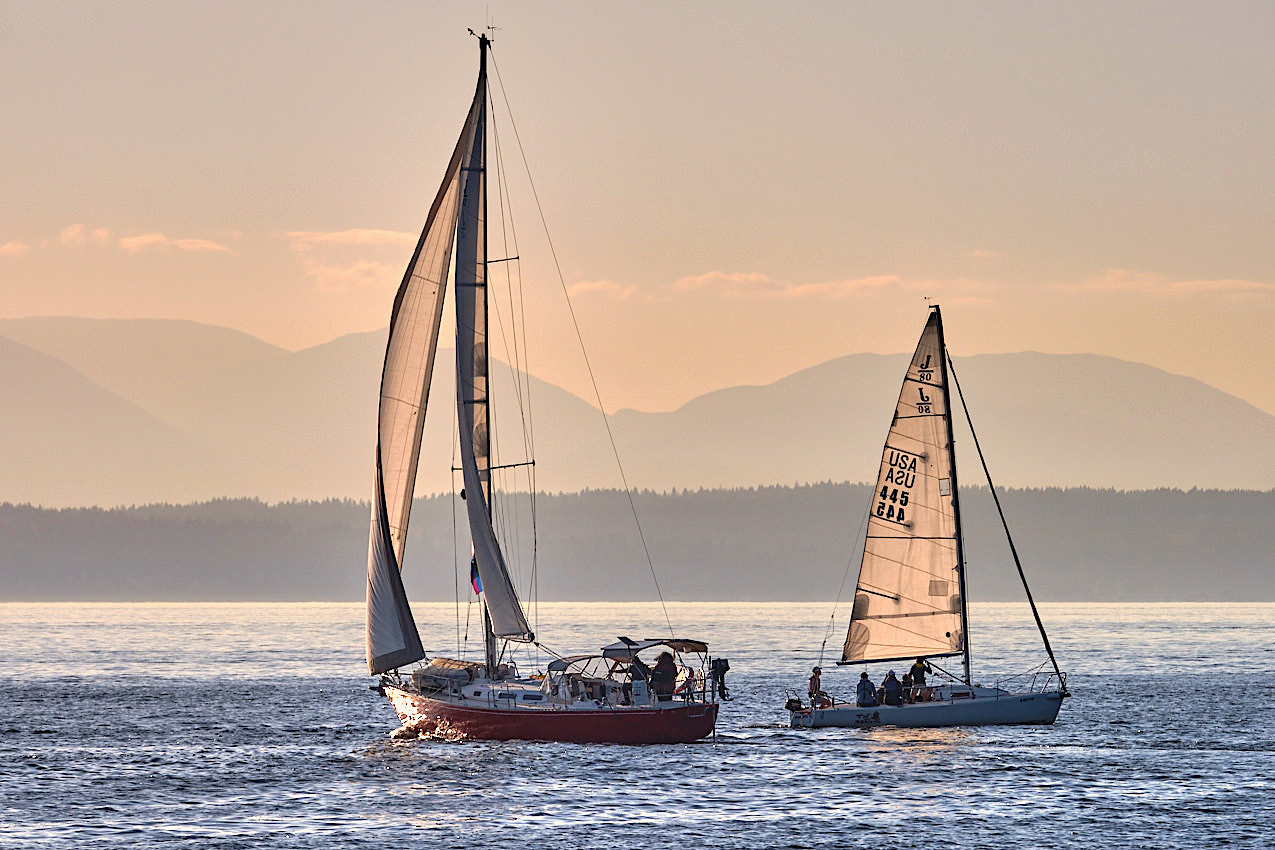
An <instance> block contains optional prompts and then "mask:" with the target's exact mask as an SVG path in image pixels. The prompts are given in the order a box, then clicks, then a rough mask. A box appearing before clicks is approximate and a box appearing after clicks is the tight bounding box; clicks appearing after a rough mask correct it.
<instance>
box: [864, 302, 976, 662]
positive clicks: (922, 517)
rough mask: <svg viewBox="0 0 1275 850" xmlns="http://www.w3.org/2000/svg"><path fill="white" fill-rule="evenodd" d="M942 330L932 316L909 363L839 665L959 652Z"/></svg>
mask: <svg viewBox="0 0 1275 850" xmlns="http://www.w3.org/2000/svg"><path fill="white" fill-rule="evenodd" d="M941 357H942V326H941V319H940V317H939V314H938V311H937V310H935V311H934V312H932V313H931V314H930V317H929V320H928V321H927V323H926V326H925V329H924V331H923V332H922V334H921V339H920V341H919V342H918V344H917V348H916V352H915V353H914V354H913V356H912V360H911V362H910V363H909V365H908V371H907V374H906V375H905V376H904V379H903V383H902V387H901V389H900V391H899V398H898V402H897V404H896V405H895V411H894V415H893V417H892V418H891V422H890V431H889V434H888V435H887V437H886V440H885V446H884V448H883V450H882V455H881V466H880V469H879V472H878V476H877V483H876V488H875V490H874V491H873V499H872V503H871V508H870V511H869V516H868V528H867V534H866V536H865V540H864V551H863V561H862V563H861V565H860V568H859V579H858V583H857V586H856V589H855V599H854V608H853V612H852V613H851V618H850V626H849V628H848V629H847V632H846V642H845V646H844V648H843V651H842V663H845V664H854V663H866V662H873V661H897V660H902V659H907V658H914V657H917V656H922V655H924V656H934V657H941V656H948V655H959V654H961V653H962V652H963V651H964V647H965V644H964V634H963V611H964V597H963V594H962V592H961V590H962V588H961V580H960V547H959V534H960V530H959V527H958V525H959V518H958V511H957V508H956V504H955V491H954V488H953V486H952V482H953V479H954V475H953V464H952V444H951V436H950V429H949V428H948V416H949V408H948V392H947V383H946V373H945V370H943V369H942V368H941V367H940V358H941Z"/></svg>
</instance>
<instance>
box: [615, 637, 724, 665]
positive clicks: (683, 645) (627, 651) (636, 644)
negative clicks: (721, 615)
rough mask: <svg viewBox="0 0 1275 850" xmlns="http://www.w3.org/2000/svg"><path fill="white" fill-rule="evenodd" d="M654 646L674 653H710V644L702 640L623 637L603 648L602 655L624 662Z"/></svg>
mask: <svg viewBox="0 0 1275 850" xmlns="http://www.w3.org/2000/svg"><path fill="white" fill-rule="evenodd" d="M653 646H667V647H668V648H669V649H671V650H673V651H674V652H708V644H706V643H704V642H703V641H700V640H683V639H681V638H669V639H668V640H652V639H651V638H647V639H646V640H629V639H628V638H626V637H621V638H620V639H619V640H618V641H616V642H615V643H609V644H607V645H606V646H604V647H602V655H603V657H604V658H615V659H619V660H621V661H623V660H626V659H629V658H632V657H633V656H634V655H637V654H638V653H639V652H641V651H642V650H644V649H650V648H651V647H653Z"/></svg>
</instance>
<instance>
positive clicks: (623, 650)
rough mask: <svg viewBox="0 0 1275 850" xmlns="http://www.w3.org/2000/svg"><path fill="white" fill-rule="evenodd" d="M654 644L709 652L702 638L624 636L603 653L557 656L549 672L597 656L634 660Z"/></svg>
mask: <svg viewBox="0 0 1275 850" xmlns="http://www.w3.org/2000/svg"><path fill="white" fill-rule="evenodd" d="M653 646H667V647H668V648H669V649H671V650H673V651H674V652H700V653H704V652H708V644H706V643H704V642H703V641H701V640H683V639H681V638H672V639H669V640H658V639H651V638H647V639H646V640H630V639H629V638H625V637H622V638H620V639H619V640H618V641H616V642H615V643H610V644H607V645H606V646H604V647H602V654H601V655H567V656H565V657H563V658H555V659H554V660H552V661H550V662H549V672H550V673H560V672H562V671H563V670H566V669H567V668H568V667H571V666H573V665H576V664H581V663H583V662H586V661H592V660H594V659H596V658H605V659H607V660H608V661H632V660H633V656H635V655H637V654H638V653H639V652H642V651H643V650H647V649H650V648H651V647H653Z"/></svg>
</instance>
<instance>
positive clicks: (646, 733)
mask: <svg viewBox="0 0 1275 850" xmlns="http://www.w3.org/2000/svg"><path fill="white" fill-rule="evenodd" d="M385 695H386V696H388V697H389V698H390V701H391V702H393V703H394V710H395V711H397V712H398V716H399V718H400V719H402V721H403V725H404V726H405V727H407V728H408V729H410V730H412V731H413V732H416V733H418V734H426V735H434V734H436V735H444V736H448V737H453V736H454V737H457V738H473V739H477V740H483V741H512V740H521V741H561V742H563V743H567V744H688V743H690V742H692V741H698V740H700V739H701V738H707V737H708V736H709V735H711V734H712V733H713V726H714V725H715V723H716V722H717V704H716V703H712V704H704V703H692V704H689V705H678V706H676V707H672V708H661V709H644V708H621V709H597V710H592V709H588V710H580V709H575V710H570V709H563V710H561V711H554V710H551V709H500V708H483V707H480V706H467V705H457V704H455V703H450V702H443V701H441V700H435V699H428V698H426V697H422V696H419V695H417V694H413V693H408V692H407V691H401V690H399V689H398V688H393V687H390V686H388V685H387V686H386V687H385Z"/></svg>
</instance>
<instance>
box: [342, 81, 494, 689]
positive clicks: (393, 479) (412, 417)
mask: <svg viewBox="0 0 1275 850" xmlns="http://www.w3.org/2000/svg"><path fill="white" fill-rule="evenodd" d="M484 88H485V81H484V80H480V81H479V84H478V94H476V95H475V97H474V102H473V105H472V106H471V107H470V111H469V116H468V117H467V118H466V121H465V126H464V128H463V129H462V131H461V134H460V139H459V140H458V141H457V142H456V149H455V151H454V152H453V153H452V158H451V162H450V163H449V164H448V166H447V173H446V174H445V175H444V177H443V183H442V185H441V186H440V187H439V189H438V195H437V196H436V197H435V198H434V203H433V206H431V207H430V211H429V217H428V218H427V219H426V220H425V228H424V229H423V230H422V231H421V236H420V239H419V240H418V241H417V243H416V251H415V253H414V254H413V255H412V260H411V262H410V263H409V264H408V266H407V271H406V273H405V274H404V275H403V282H402V283H401V284H400V285H399V288H398V293H397V295H396V296H395V298H394V311H393V314H392V315H391V317H390V331H389V342H388V343H387V345H386V350H385V367H384V370H383V371H382V374H381V402H380V413H379V420H378V426H377V428H378V430H377V446H376V484H375V487H374V490H373V493H372V522H371V534H370V540H369V543H368V564H367V663H368V669H369V670H370V671H371V672H372V673H373V674H376V673H383V672H385V671H386V670H392V669H394V668H396V667H400V666H402V665H404V664H410V663H412V662H413V661H417V660H419V659H421V658H424V657H425V651H424V649H423V648H422V646H421V641H420V636H419V635H418V634H417V632H416V623H415V622H414V621H413V619H412V612H411V608H410V607H409V606H408V603H407V596H406V594H405V593H404V591H403V583H402V579H401V577H400V575H399V572H400V570H401V569H402V564H403V549H404V547H405V545H406V542H407V524H408V518H409V515H410V514H411V510H412V496H413V493H414V491H415V487H416V466H417V461H418V459H419V457H420V447H421V430H422V428H423V427H424V423H425V406H426V402H427V401H428V400H429V387H430V378H431V376H432V375H433V373H434V355H435V351H436V349H437V347H438V331H439V324H440V321H441V319H442V315H443V300H444V293H445V292H446V288H447V273H448V268H449V266H450V264H451V253H452V245H453V242H454V236H455V233H456V219H457V214H458V210H459V199H460V184H461V180H460V177H461V174H462V171H461V168H462V163H464V162H466V161H468V160H469V159H470V158H471V155H472V150H473V148H474V146H475V142H476V140H477V139H478V138H479V137H478V134H477V133H476V128H477V127H478V126H479V124H480V122H481V119H482V115H483V108H484V100H483V98H482V95H483V92H484Z"/></svg>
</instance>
